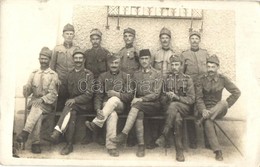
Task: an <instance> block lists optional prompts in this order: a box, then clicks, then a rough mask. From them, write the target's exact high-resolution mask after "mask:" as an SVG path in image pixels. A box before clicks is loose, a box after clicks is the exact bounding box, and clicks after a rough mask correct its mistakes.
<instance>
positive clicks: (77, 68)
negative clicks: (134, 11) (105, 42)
mask: <svg viewBox="0 0 260 167" xmlns="http://www.w3.org/2000/svg"><path fill="white" fill-rule="evenodd" d="M74 36H75V30H74V27H73V25H71V24H67V25H65V26H64V29H63V38H64V43H63V44H62V45H58V46H56V47H55V48H54V50H53V51H51V50H50V49H49V48H47V47H43V48H42V50H41V51H40V55H39V62H40V69H38V70H35V71H33V72H32V74H31V76H30V78H29V80H28V83H27V84H26V85H25V86H24V89H23V95H24V96H25V97H28V96H30V95H32V98H31V100H30V102H29V104H28V107H29V108H30V113H29V115H28V117H27V120H26V124H25V126H24V128H23V130H22V132H21V133H20V134H19V135H18V136H17V141H18V142H26V141H27V139H28V135H29V134H32V146H31V151H32V152H33V153H41V148H40V129H41V124H42V120H43V119H44V117H46V115H48V113H50V112H52V111H53V110H54V108H56V109H57V110H59V111H60V110H62V113H61V115H60V118H59V120H58V122H57V123H56V126H55V127H54V130H53V133H52V134H51V135H50V136H49V137H48V138H47V140H49V141H51V142H54V143H55V142H57V140H58V139H59V137H60V135H61V134H65V136H66V142H67V144H66V145H65V147H64V148H63V149H62V150H61V155H67V154H69V153H71V152H72V151H73V136H74V134H75V122H76V121H77V116H78V115H79V114H80V113H86V112H87V113H88V112H89V113H91V112H92V111H95V113H96V117H95V118H94V119H93V120H92V121H86V122H85V125H86V127H87V128H88V129H89V130H91V131H93V132H98V131H100V129H101V128H103V127H105V132H106V133H105V146H106V148H107V150H108V153H109V155H110V156H115V157H117V156H119V151H118V148H117V146H118V144H122V143H125V142H126V140H127V138H128V137H131V136H134V137H136V141H137V144H138V149H137V152H136V156H138V157H144V156H145V148H150V149H151V148H155V147H156V146H163V147H167V146H168V145H169V143H170V142H169V138H170V134H171V133H172V134H174V141H175V149H176V160H177V161H185V158H184V154H183V143H182V138H183V119H184V118H185V116H188V115H195V116H197V117H198V120H199V121H198V122H199V123H200V124H201V125H203V127H204V137H205V146H206V147H207V148H209V149H212V150H213V152H214V153H215V154H216V155H215V158H216V160H223V156H222V151H221V148H220V144H219V142H218V139H217V135H216V132H215V129H214V120H215V119H217V118H222V117H224V116H225V114H226V113H227V110H228V108H229V107H231V106H232V105H233V104H234V103H235V102H236V100H237V99H238V98H239V96H240V90H239V89H238V88H237V87H236V86H235V85H234V84H233V83H232V82H231V81H230V80H229V79H228V78H227V77H226V76H224V75H222V74H220V73H218V69H219V66H220V62H219V59H218V57H217V56H216V55H212V56H209V54H208V52H207V51H206V50H204V49H201V48H200V47H199V44H200V41H201V34H200V33H199V32H197V31H192V32H190V35H189V41H190V48H189V49H188V50H186V51H184V52H182V53H181V54H180V55H177V54H176V53H175V52H174V51H173V49H172V46H171V40H172V35H171V31H170V30H169V29H167V28H165V27H164V28H162V29H161V31H160V34H159V40H160V42H161V48H160V49H159V50H157V52H156V53H155V54H153V55H152V54H151V52H150V50H149V49H142V50H140V51H138V49H137V48H136V47H135V46H134V41H135V37H136V31H135V30H134V29H132V28H127V29H124V32H123V39H124V42H125V46H124V47H123V48H122V49H121V50H120V51H119V52H118V53H116V54H112V53H110V52H109V51H108V50H107V49H105V48H103V47H102V46H101V41H102V32H101V31H100V30H99V29H92V30H91V32H90V42H91V43H92V48H91V49H87V50H82V49H80V48H79V47H77V46H74V44H73V39H74ZM224 88H225V89H226V90H227V91H229V92H230V96H229V97H228V98H227V99H225V100H222V91H223V89H224ZM56 101H57V102H56ZM119 114H126V115H127V119H126V122H125V125H124V127H123V128H122V129H123V130H122V131H121V132H120V133H118V134H117V127H118V126H117V122H118V115H119ZM157 115H161V116H162V115H163V116H165V122H163V124H161V125H160V123H158V122H156V120H149V122H148V123H147V126H144V124H145V125H146V123H144V117H146V116H157ZM133 126H135V132H136V133H134V135H133V134H132V135H131V133H130V132H131V129H132V128H133ZM144 132H145V133H144ZM154 132H159V133H154ZM146 133H151V134H150V137H149V139H150V142H149V143H146V141H145V140H144V134H146ZM188 134H189V141H190V147H191V148H196V147H197V140H196V138H197V137H196V129H195V123H194V121H190V122H188Z"/></svg>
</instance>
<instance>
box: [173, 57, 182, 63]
mask: <svg viewBox="0 0 260 167" xmlns="http://www.w3.org/2000/svg"><path fill="white" fill-rule="evenodd" d="M170 62H171V63H172V62H181V58H180V56H178V55H171V57H170Z"/></svg>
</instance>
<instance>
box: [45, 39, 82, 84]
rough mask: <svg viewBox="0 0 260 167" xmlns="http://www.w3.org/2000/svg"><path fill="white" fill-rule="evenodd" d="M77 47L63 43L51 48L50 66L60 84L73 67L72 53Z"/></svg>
mask: <svg viewBox="0 0 260 167" xmlns="http://www.w3.org/2000/svg"><path fill="white" fill-rule="evenodd" d="M77 48H78V47H77V46H73V45H71V44H66V43H64V44H63V45H57V46H56V47H55V48H54V50H53V55H52V58H51V62H50V67H51V69H52V70H54V71H56V72H57V74H58V77H59V80H60V81H61V83H62V84H63V83H64V82H65V81H66V79H67V76H68V73H69V71H71V70H72V69H73V68H74V62H73V57H72V54H73V51H74V50H75V49H77Z"/></svg>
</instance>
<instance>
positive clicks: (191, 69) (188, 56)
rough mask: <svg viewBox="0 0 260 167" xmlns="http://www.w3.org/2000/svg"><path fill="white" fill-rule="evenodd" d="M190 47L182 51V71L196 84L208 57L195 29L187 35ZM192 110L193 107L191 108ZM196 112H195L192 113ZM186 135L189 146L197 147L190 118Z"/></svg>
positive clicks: (203, 71)
mask: <svg viewBox="0 0 260 167" xmlns="http://www.w3.org/2000/svg"><path fill="white" fill-rule="evenodd" d="M189 41H190V49H188V50H186V51H184V52H182V54H181V59H182V65H183V67H182V68H183V73H184V74H187V75H189V76H190V77H191V78H192V80H193V83H194V85H196V83H197V81H198V80H199V78H200V76H202V75H203V74H205V73H206V72H207V69H206V61H207V58H208V57H209V54H208V52H207V50H205V49H201V48H200V47H199V44H200V42H201V34H200V33H199V32H197V31H192V32H191V33H190V36H189ZM193 110H194V109H193ZM194 114H196V113H194ZM187 129H188V134H189V135H188V136H189V142H190V148H197V134H196V128H195V123H194V122H193V121H192V120H188V121H187ZM205 145H206V146H207V138H206V137H205Z"/></svg>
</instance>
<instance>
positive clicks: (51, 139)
mask: <svg viewBox="0 0 260 167" xmlns="http://www.w3.org/2000/svg"><path fill="white" fill-rule="evenodd" d="M60 135H61V133H60V132H59V131H57V130H56V129H55V130H54V131H53V132H52V134H51V136H50V137H48V138H47V137H46V138H44V139H45V140H47V141H49V142H52V143H56V142H58V140H59V138H60Z"/></svg>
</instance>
